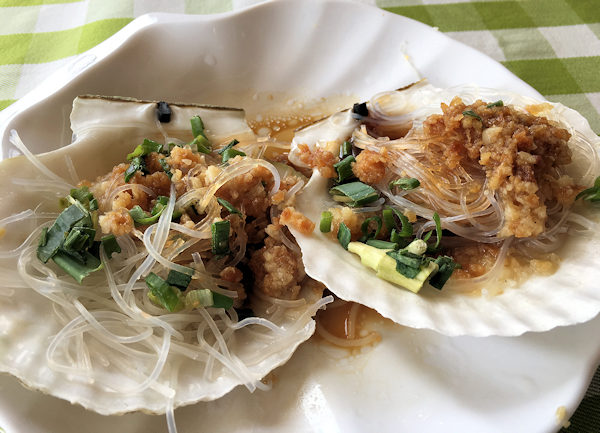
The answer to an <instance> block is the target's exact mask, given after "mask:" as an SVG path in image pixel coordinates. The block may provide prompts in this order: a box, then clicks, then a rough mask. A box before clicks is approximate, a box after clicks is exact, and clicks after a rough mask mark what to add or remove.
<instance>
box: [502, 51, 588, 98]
mask: <svg viewBox="0 0 600 433" xmlns="http://www.w3.org/2000/svg"><path fill="white" fill-rule="evenodd" d="M502 63H503V64H504V66H506V67H507V68H508V69H510V70H511V72H512V73H514V74H515V75H517V76H518V77H519V78H521V79H522V80H523V81H526V82H527V83H528V84H530V85H531V86H533V87H534V88H535V89H536V90H537V91H538V92H540V93H542V94H544V95H561V94H566V93H581V92H582V90H581V87H580V86H579V84H578V82H577V80H575V78H574V77H573V76H572V75H571V74H570V72H569V70H568V69H567V67H566V66H565V65H564V64H563V61H562V60H561V59H538V60H510V61H506V62H502Z"/></svg>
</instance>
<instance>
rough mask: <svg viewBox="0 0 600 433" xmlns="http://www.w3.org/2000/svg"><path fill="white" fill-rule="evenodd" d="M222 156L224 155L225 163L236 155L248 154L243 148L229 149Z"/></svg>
mask: <svg viewBox="0 0 600 433" xmlns="http://www.w3.org/2000/svg"><path fill="white" fill-rule="evenodd" d="M221 156H222V157H223V160H222V162H223V163H225V162H227V161H229V160H230V159H231V158H233V157H235V156H246V154H245V153H244V152H242V151H241V150H237V149H227V150H226V151H225V152H223V155H221Z"/></svg>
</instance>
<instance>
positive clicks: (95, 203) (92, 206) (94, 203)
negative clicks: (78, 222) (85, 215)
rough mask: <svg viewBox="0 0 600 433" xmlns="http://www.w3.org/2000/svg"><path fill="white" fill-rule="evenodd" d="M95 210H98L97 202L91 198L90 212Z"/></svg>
mask: <svg viewBox="0 0 600 433" xmlns="http://www.w3.org/2000/svg"><path fill="white" fill-rule="evenodd" d="M95 210H98V200H96V199H95V198H93V199H91V200H90V211H91V212H93V211H95Z"/></svg>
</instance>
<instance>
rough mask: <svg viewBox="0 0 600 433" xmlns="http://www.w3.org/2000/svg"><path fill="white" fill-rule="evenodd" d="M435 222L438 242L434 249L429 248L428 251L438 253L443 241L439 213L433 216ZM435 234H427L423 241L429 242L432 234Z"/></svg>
mask: <svg viewBox="0 0 600 433" xmlns="http://www.w3.org/2000/svg"><path fill="white" fill-rule="evenodd" d="M433 221H434V222H435V236H436V242H435V245H433V246H432V247H429V248H427V250H428V251H430V252H431V251H436V250H437V249H438V248H439V246H440V242H441V241H442V222H441V220H440V216H439V215H438V213H437V212H434V214H433ZM432 232H433V230H432V231H430V232H429V233H427V234H426V235H425V237H423V240H424V241H425V242H427V241H428V240H429V238H430V237H431V233H432Z"/></svg>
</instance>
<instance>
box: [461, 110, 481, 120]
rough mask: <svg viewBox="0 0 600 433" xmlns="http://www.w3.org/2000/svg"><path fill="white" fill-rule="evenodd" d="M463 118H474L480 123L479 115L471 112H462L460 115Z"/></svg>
mask: <svg viewBox="0 0 600 433" xmlns="http://www.w3.org/2000/svg"><path fill="white" fill-rule="evenodd" d="M462 114H463V115H464V116H470V117H474V118H475V119H477V120H479V121H481V117H479V115H478V114H477V113H475V112H474V111H473V110H467V111H463V113H462Z"/></svg>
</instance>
